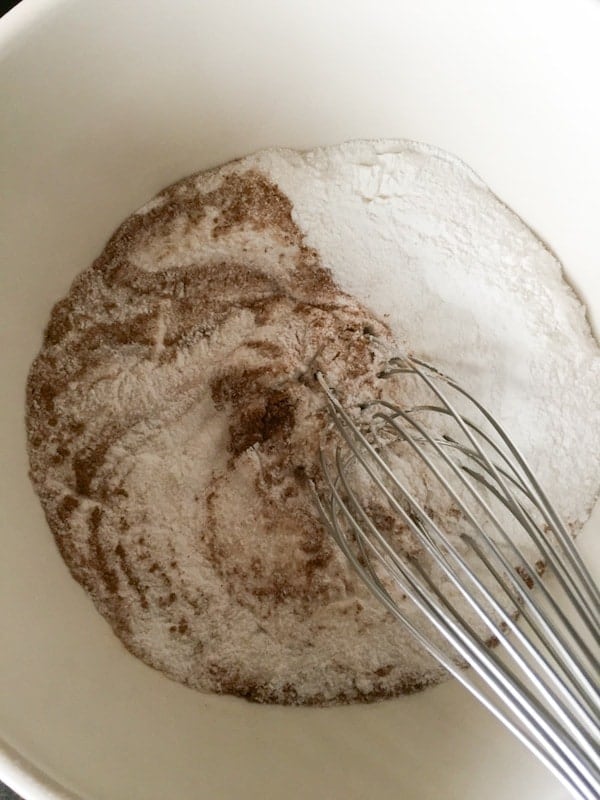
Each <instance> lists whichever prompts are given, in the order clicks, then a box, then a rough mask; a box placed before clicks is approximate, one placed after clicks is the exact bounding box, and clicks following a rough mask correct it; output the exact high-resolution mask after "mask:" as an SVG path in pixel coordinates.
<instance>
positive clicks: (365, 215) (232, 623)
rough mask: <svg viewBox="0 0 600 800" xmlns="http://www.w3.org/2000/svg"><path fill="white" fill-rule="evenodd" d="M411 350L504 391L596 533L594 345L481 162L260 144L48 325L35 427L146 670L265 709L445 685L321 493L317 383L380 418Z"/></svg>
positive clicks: (157, 215) (71, 532) (173, 198)
mask: <svg viewBox="0 0 600 800" xmlns="http://www.w3.org/2000/svg"><path fill="white" fill-rule="evenodd" d="M475 299H476V302H474V300H475ZM406 348H410V349H413V350H415V351H417V352H419V353H420V354H421V355H424V356H426V357H427V358H428V359H429V360H431V361H433V362H435V363H437V364H439V365H440V366H442V367H443V368H447V369H448V371H450V372H452V373H453V374H454V375H456V376H457V377H458V378H459V379H463V382H465V383H469V385H470V387H473V390H474V391H477V390H479V396H480V397H481V398H482V399H483V400H484V402H486V401H488V400H489V399H490V398H491V400H492V401H493V402H489V405H490V406H492V407H494V408H495V409H497V410H498V411H499V412H500V415H501V416H503V419H504V421H505V422H506V424H507V425H508V426H509V427H510V428H511V431H513V434H514V435H516V437H517V439H519V443H520V444H521V446H522V447H523V449H524V450H525V451H526V454H527V455H528V456H529V457H530V459H531V460H532V462H533V465H534V467H536V468H537V469H538V470H541V472H542V479H545V480H546V485H547V486H548V483H550V484H551V485H550V486H548V488H549V491H550V492H552V490H553V485H552V484H554V485H558V484H560V486H561V495H560V498H559V499H561V498H562V500H561V502H562V507H561V511H562V512H563V514H564V515H565V516H566V518H567V521H568V523H569V524H570V525H571V526H572V527H573V528H574V529H577V528H578V527H579V526H580V525H581V524H582V522H583V521H584V520H585V518H586V516H587V514H588V513H589V509H590V507H591V505H592V502H593V499H594V497H595V494H596V491H597V488H598V486H597V484H598V475H597V463H598V457H599V455H600V441H599V437H600V433H599V431H600V424H596V425H595V426H593V425H592V424H591V422H593V421H594V419H595V420H596V422H600V419H599V410H598V402H597V400H596V397H597V395H598V388H600V387H599V382H600V381H599V376H600V359H599V355H598V347H597V345H596V343H595V341H594V340H593V338H592V336H591V334H590V332H589V329H588V326H587V322H586V321H585V319H584V315H583V310H582V307H581V304H580V303H579V302H578V301H577V299H576V298H575V297H574V295H573V294H572V292H571V291H570V290H569V289H568V287H567V285H566V284H565V283H564V281H563V280H562V276H561V273H560V266H559V264H558V262H556V260H555V259H554V257H553V256H552V255H551V254H550V253H549V252H548V250H547V249H546V248H545V247H544V246H543V245H542V243H541V242H539V240H538V239H537V238H536V237H535V236H534V235H533V234H532V233H531V231H530V230H529V229H527V228H526V226H525V225H524V224H523V223H522V222H521V221H520V220H519V219H518V218H517V217H516V216H515V215H514V214H512V212H510V211H509V210H508V209H506V208H505V206H503V205H502V204H501V203H500V202H499V201H498V200H497V199H496V198H495V197H494V196H493V195H492V193H491V192H490V191H489V190H488V189H487V188H486V187H485V186H484V185H483V184H481V182H480V181H479V180H478V179H477V178H476V177H475V176H473V175H472V173H470V171H469V170H468V169H467V168H466V167H464V165H462V164H460V163H459V162H457V161H456V160H454V159H451V158H450V157H448V156H446V155H444V154H441V153H439V152H438V151H433V150H431V149H430V148H426V147H424V146H421V145H416V144H414V143H407V142H357V143H351V144H349V145H342V146H340V147H336V148H327V149H320V150H316V151H311V152H308V153H303V154H300V153H295V152H292V151H277V150H274V151H264V152H262V153H258V154H256V155H255V156H251V157H249V158H247V159H243V160H242V161H238V162H233V163H231V164H228V165H226V166H225V167H222V168H220V169H217V170H213V171H210V172H205V173H200V174H198V175H194V176H191V177H190V178H187V179H185V180H183V181H181V182H179V183H176V184H174V185H173V186H171V187H169V188H167V189H165V190H164V191H163V192H161V193H160V194H159V195H158V196H157V197H156V198H155V199H154V200H152V201H150V203H148V204H147V205H146V206H144V207H143V208H142V209H140V211H138V212H137V213H136V214H134V215H132V216H131V217H130V218H129V219H127V220H126V221H125V222H124V223H123V224H122V225H121V227H120V228H119V229H118V230H117V231H116V233H115V234H114V235H113V237H112V238H111V240H110V241H109V242H108V244H107V246H106V248H105V250H104V252H103V253H102V254H101V256H100V257H99V258H98V259H97V260H96V262H94V264H92V266H91V267H89V268H88V269H87V270H85V271H84V272H83V273H82V274H81V275H80V276H79V277H78V278H77V279H76V280H75V282H74V284H73V286H72V287H71V290H70V292H69V294H68V296H67V297H66V298H65V299H64V300H61V301H60V302H59V303H57V305H56V306H55V308H54V310H53V312H52V315H51V319H50V322H49V324H48V327H47V329H46V333H45V337H44V344H43V347H42V350H41V352H40V354H39V356H38V357H37V359H36V360H35V362H34V364H33V366H32V369H31V373H30V377H29V382H28V389H27V426H28V437H29V450H30V462H31V475H32V479H33V482H34V485H35V488H36V490H37V492H38V494H39V496H40V498H41V501H42V504H43V507H44V510H45V512H46V516H47V518H48V522H49V524H50V527H51V529H52V531H53V533H54V535H55V538H56V541H57V544H58V547H59V549H60V551H61V554H62V556H63V558H64V559H65V561H66V562H67V564H68V566H69V568H70V570H71V572H72V574H73V575H74V577H75V578H76V579H77V580H78V581H79V582H80V583H81V584H82V585H83V586H84V587H85V588H86V590H87V591H88V592H89V593H90V595H91V596H92V598H93V600H94V602H95V604H96V606H97V607H98V609H99V610H100V612H101V613H102V614H103V615H104V616H105V617H106V619H107V620H108V621H109V622H110V624H111V625H112V627H113V629H114V630H115V632H116V634H117V635H118V636H119V637H120V638H121V640H122V641H123V642H124V644H125V645H126V646H127V647H128V648H129V649H130V650H131V651H132V652H133V653H134V654H135V655H137V656H139V657H140V658H142V659H143V660H144V661H146V662H147V663H148V664H150V665H152V666H153V667H156V668H158V669H160V670H162V671H164V672H165V673H166V674H168V675H169V676H170V677H172V678H174V679H176V680H179V681H181V682H183V683H186V684H188V685H190V686H193V687H196V688H199V689H204V690H212V691H217V692H227V693H233V694H238V695H243V696H245V697H248V698H251V699H254V700H258V701H263V702H280V703H299V704H300V703H302V704H323V705H324V704H329V703H336V702H354V701H361V700H371V699H376V698H380V697H387V696H392V695H397V694H400V693H406V692H411V691H415V690H418V689H421V688H423V687H425V686H427V685H430V684H433V683H436V682H438V681H439V680H441V678H442V677H443V672H442V670H440V668H439V667H437V665H436V664H435V663H434V662H433V661H432V660H431V659H430V658H429V656H427V655H426V654H425V653H424V652H423V651H422V650H421V649H420V648H419V647H418V646H416V645H415V644H414V643H413V641H412V639H410V637H409V636H408V635H407V634H405V633H404V631H403V630H402V629H401V628H400V627H399V626H398V625H397V623H396V622H394V620H392V619H391V618H390V617H389V616H388V614H387V613H386V612H385V610H383V609H382V608H381V607H380V606H379V605H378V603H377V601H376V600H373V599H372V598H371V597H370V596H369V594H368V593H367V590H366V589H364V588H363V587H362V586H361V585H360V582H359V580H358V579H357V578H355V577H354V576H353V574H352V573H351V572H350V570H349V568H348V567H347V566H346V564H345V562H344V558H343V556H342V555H341V554H340V553H339V552H338V551H337V550H336V547H335V545H334V544H333V543H332V542H331V541H330V539H329V538H328V535H327V533H326V532H325V531H324V529H323V528H322V526H321V524H320V522H319V519H318V514H317V512H316V509H315V507H314V503H313V500H312V497H311V494H310V489H309V486H308V479H309V478H311V479H313V480H316V481H317V482H318V481H319V480H320V477H319V469H318V448H319V444H320V443H323V442H326V440H327V438H328V437H329V436H330V432H329V429H328V422H327V416H326V413H325V404H324V398H323V396H322V394H321V393H320V391H319V390H318V388H317V387H316V385H315V382H314V379H313V375H314V373H315V372H316V371H317V370H321V371H322V372H323V373H324V374H326V376H327V378H328V380H329V382H330V383H331V384H332V385H334V386H335V387H336V389H337V390H338V391H339V393H340V395H341V396H342V397H343V398H344V401H345V402H346V404H347V405H348V406H349V407H350V408H355V409H358V407H359V406H360V403H361V402H362V401H363V400H365V399H372V398H374V397H378V396H381V395H382V394H385V393H386V392H387V393H388V396H389V392H390V391H396V390H394V389H390V388H389V386H388V385H386V383H385V381H382V380H381V379H380V378H378V377H377V374H378V372H379V370H380V369H381V367H382V365H383V364H384V363H385V361H386V359H387V358H389V357H390V356H391V355H394V354H395V353H397V352H398V351H399V350H404V349H406ZM575 376H576V377H577V392H574V391H573V390H572V388H571V387H572V386H573V384H570V381H571V380H573V378H574V377H575ZM474 384H475V385H474ZM486 393H487V395H488V397H486V396H485V395H486ZM482 395H483V396H482ZM392 399H400V400H402V399H403V398H392ZM583 414H585V415H586V420H587V421H586V423H585V426H584V427H585V430H586V432H587V437H586V440H585V444H584V446H583V447H582V446H581V445H580V446H579V447H578V448H577V449H574V448H573V447H572V444H573V441H576V440H577V437H578V436H579V435H580V428H581V426H582V424H583V423H582V415H583ZM594 415H595V416H594ZM532 421H535V424H534V425H532ZM515 428H516V431H515ZM590 431H591V433H590ZM565 468H566V471H565ZM417 477H418V476H417ZM419 480H420V478H419ZM565 485H566V489H565ZM559 505H560V503H559ZM373 510H374V513H384V512H383V510H382V509H377V508H375V507H374V509H373ZM400 535H401V532H400ZM408 546H410V543H409V542H408V541H407V547H408Z"/></svg>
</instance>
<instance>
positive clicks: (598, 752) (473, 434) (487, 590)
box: [315, 357, 600, 800]
mask: <svg viewBox="0 0 600 800" xmlns="http://www.w3.org/2000/svg"><path fill="white" fill-rule="evenodd" d="M382 377H389V378H390V380H392V381H394V382H397V383H398V382H402V381H408V382H409V384H410V390H411V392H412V394H413V395H414V394H415V392H417V393H418V392H420V393H421V395H422V396H423V399H422V400H420V401H419V402H417V403H416V404H412V403H411V405H410V407H406V408H405V407H402V406H401V405H400V404H395V403H392V402H389V401H388V400H373V401H372V402H368V403H363V404H361V405H360V407H359V408H357V410H356V413H354V412H353V413H352V414H351V413H350V412H349V410H348V409H346V408H344V406H343V405H342V404H341V403H340V401H339V399H338V398H337V396H336V392H335V390H334V389H333V388H331V387H329V386H328V385H327V382H326V381H325V378H324V377H323V376H322V375H321V374H318V375H317V379H318V381H319V383H320V386H321V388H322V389H323V391H324V392H325V394H326V397H327V401H328V404H329V410H330V415H331V418H332V420H333V422H334V423H335V432H336V436H335V445H334V446H333V447H332V448H327V449H326V450H325V451H322V453H321V465H322V471H323V476H324V479H325V480H324V483H323V487H321V488H320V489H319V490H318V491H317V490H315V494H316V498H317V502H318V505H319V508H320V511H321V514H322V516H323V520H324V521H325V523H326V525H327V527H328V528H329V530H330V531H331V534H332V535H333V537H334V539H335V540H336V542H337V543H338V544H339V546H340V547H341V549H342V550H343V552H344V554H345V555H346V557H347V558H348V560H349V561H350V563H351V564H352V566H353V568H354V569H355V570H356V572H357V573H358V575H359V576H360V577H361V578H362V580H363V581H364V582H365V583H366V584H367V586H368V587H369V589H370V590H371V591H372V592H373V594H374V595H375V596H376V597H377V598H378V599H379V600H380V601H381V602H382V603H383V604H384V605H385V607H386V608H387V609H388V610H389V611H390V612H391V614H392V615H393V616H394V617H396V618H397V619H398V620H399V621H400V622H401V623H403V624H404V625H405V626H406V627H407V628H408V630H409V631H410V632H411V633H412V634H413V636H415V637H416V639H417V640H418V641H419V643H420V644H421V645H422V646H423V647H424V648H425V649H426V650H427V651H429V653H430V654H431V655H433V656H434V657H435V658H436V659H437V660H438V661H439V662H440V663H441V664H442V665H443V666H444V667H445V668H446V669H447V670H448V671H449V672H450V673H451V674H452V675H453V676H454V677H455V678H457V679H458V680H459V681H460V682H461V683H462V684H463V685H464V686H465V687H466V688H468V689H469V690H470V691H471V692H472V693H473V694H474V695H475V696H476V697H477V698H478V699H479V700H480V701H481V702H482V703H483V704H484V705H485V706H486V707H487V708H488V709H489V710H490V711H491V712H492V713H493V714H494V715H495V716H496V717H497V718H498V719H499V720H501V722H503V723H504V724H505V725H506V726H507V727H508V728H509V729H510V730H511V731H512V732H513V733H514V734H515V735H516V736H517V737H518V738H519V739H520V740H521V741H522V742H523V743H524V744H525V745H526V746H527V747H528V748H529V749H530V750H531V751H532V752H533V753H535V754H536V755H537V756H538V757H539V758H540V759H541V761H542V762H543V763H544V764H545V765H546V766H547V767H548V768H549V769H550V770H551V771H552V772H553V773H554V774H555V775H556V777H558V778H559V780H561V781H562V783H563V784H564V785H565V786H566V787H567V788H568V789H569V790H570V792H571V793H572V794H573V796H574V797H577V798H586V800H598V798H599V797H600V693H599V686H600V682H599V678H600V665H599V661H598V655H599V644H600V593H599V591H598V588H597V586H596V585H595V584H594V581H593V579H592V577H591V576H590V573H589V572H588V570H587V569H586V567H585V565H584V564H583V563H582V560H581V558H580V556H579V554H578V552H577V550H576V549H575V547H574V544H573V540H572V537H571V535H570V534H569V531H568V530H567V528H566V527H565V525H564V524H563V523H562V522H561V520H560V518H559V516H558V514H557V513H556V511H555V510H554V508H553V506H552V505H551V503H550V501H549V500H548V498H547V497H546V495H545V494H544V492H543V491H542V489H541V487H540V485H539V483H538V482H537V480H536V478H535V477H534V475H533V473H532V472H531V470H530V468H529V467H528V466H527V464H526V462H525V460H524V459H523V457H522V456H521V455H520V453H519V451H518V450H517V448H516V447H515V445H514V444H513V442H512V441H511V440H510V439H509V437H508V436H507V435H506V433H505V432H504V431H503V430H502V428H501V427H500V425H499V424H498V423H497V422H496V421H495V420H494V419H493V417H492V416H491V414H490V413H489V412H488V411H486V409H485V408H484V407H483V406H482V405H481V404H480V403H479V402H477V401H476V400H475V399H474V398H473V397H471V395H469V394H468V393H467V392H466V391H465V390H464V389H462V388H461V387H460V386H459V385H458V384H457V383H455V382H454V381H453V380H452V379H451V378H449V377H447V376H445V375H443V374H442V373H440V372H439V371H437V370H436V369H434V368H433V367H431V366H430V365H428V364H426V363H424V362H423V361H420V360H419V359H417V358H413V357H406V358H398V359H392V361H390V362H389V364H388V365H387V367H386V369H385V370H384V373H382ZM398 393H399V394H400V395H401V394H402V386H399V387H398V389H397V390H396V395H398ZM408 394H410V392H408ZM396 395H394V394H393V393H392V396H394V397H395V396H396ZM421 395H419V397H421ZM415 470H420V471H421V472H423V471H425V473H424V474H425V475H426V482H427V484H428V486H429V488H428V489H427V496H426V497H424V496H421V495H420V494H419V492H417V491H415V489H414V487H413V485H412V484H411V477H410V476H411V474H412V473H414V471H415ZM434 495H435V496H437V497H441V498H443V503H442V505H443V508H435V507H432V497H433V496H434ZM373 497H376V498H377V500H376V502H378V503H380V504H381V506H383V507H385V508H386V511H387V516H388V518H389V516H390V512H391V514H392V516H393V518H394V519H395V520H396V521H397V527H398V526H399V528H400V529H401V531H402V532H403V533H402V536H401V537H400V538H399V537H398V534H397V532H394V531H393V530H391V529H388V528H386V526H385V525H383V524H382V523H381V521H380V520H381V516H377V515H375V514H373V507H372V504H373ZM449 521H451V523H452V524H451V525H450V523H449ZM407 535H408V536H409V537H410V542H411V546H410V547H409V548H408V549H407V548H406V547H404V546H403V545H402V542H403V541H406V536H407ZM402 537H404V538H402ZM542 573H545V574H544V578H543V580H542V577H541V575H542ZM467 665H468V666H470V667H471V669H465V667H466V666H467Z"/></svg>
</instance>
